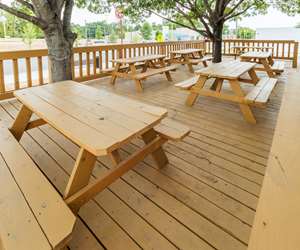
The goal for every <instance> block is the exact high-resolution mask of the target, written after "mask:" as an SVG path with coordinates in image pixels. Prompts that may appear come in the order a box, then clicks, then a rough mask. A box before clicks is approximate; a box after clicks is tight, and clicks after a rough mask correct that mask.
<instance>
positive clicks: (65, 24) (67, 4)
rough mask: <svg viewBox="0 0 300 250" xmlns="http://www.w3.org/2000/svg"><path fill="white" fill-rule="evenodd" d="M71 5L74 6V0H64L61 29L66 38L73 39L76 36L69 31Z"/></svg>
mask: <svg viewBox="0 0 300 250" xmlns="http://www.w3.org/2000/svg"><path fill="white" fill-rule="evenodd" d="M73 7H74V0H66V1H65V9H64V15H63V29H64V33H65V35H67V38H69V39H74V40H75V38H76V36H75V34H73V33H72V31H71V17H72V11H73Z"/></svg>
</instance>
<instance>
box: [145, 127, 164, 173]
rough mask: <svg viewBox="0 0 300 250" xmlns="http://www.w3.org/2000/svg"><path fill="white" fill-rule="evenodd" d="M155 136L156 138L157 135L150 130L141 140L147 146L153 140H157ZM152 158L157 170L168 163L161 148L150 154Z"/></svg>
mask: <svg viewBox="0 0 300 250" xmlns="http://www.w3.org/2000/svg"><path fill="white" fill-rule="evenodd" d="M157 136H158V134H157V133H156V132H155V130H154V129H153V128H152V129H150V130H148V131H147V132H146V133H144V134H143V135H142V139H143V141H144V142H145V143H146V144H149V143H151V142H152V141H153V140H155V139H156V138H157ZM152 157H153V159H154V161H155V163H156V164H157V165H158V167H159V168H162V167H164V166H165V165H167V164H168V163H169V160H168V158H167V156H166V153H165V152H164V150H163V148H162V147H159V148H158V149H156V150H155V151H154V152H153V153H152Z"/></svg>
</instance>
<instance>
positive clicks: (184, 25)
mask: <svg viewBox="0 0 300 250" xmlns="http://www.w3.org/2000/svg"><path fill="white" fill-rule="evenodd" d="M146 11H148V12H150V13H152V14H154V15H156V16H158V17H160V18H162V19H165V20H167V21H169V22H171V23H175V24H177V25H179V26H182V27H185V28H188V29H190V30H195V31H197V32H198V33H200V34H201V35H204V36H207V32H206V30H200V29H197V28H196V29H194V28H193V27H191V26H188V25H186V24H183V23H180V22H177V21H175V20H172V19H171V18H168V17H165V16H163V15H160V14H158V13H157V12H154V11H152V10H146Z"/></svg>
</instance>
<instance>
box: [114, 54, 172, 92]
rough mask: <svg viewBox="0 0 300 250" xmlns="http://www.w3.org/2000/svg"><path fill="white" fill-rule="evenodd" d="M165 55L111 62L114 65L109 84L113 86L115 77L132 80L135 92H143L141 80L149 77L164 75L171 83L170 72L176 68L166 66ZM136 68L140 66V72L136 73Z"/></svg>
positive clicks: (121, 59) (120, 59)
mask: <svg viewBox="0 0 300 250" xmlns="http://www.w3.org/2000/svg"><path fill="white" fill-rule="evenodd" d="M165 57H166V56H165V55H146V56H137V57H132V58H119V59H113V60H111V61H112V62H113V63H115V68H114V70H113V72H112V78H111V84H112V85H114V84H115V82H116V79H117V77H121V78H126V79H131V80H134V81H135V83H136V89H137V91H139V92H141V91H142V90H143V87H142V82H141V81H142V80H145V79H147V78H148V77H150V76H153V75H157V74H162V73H165V75H166V77H167V79H168V81H172V77H171V74H170V71H173V70H175V69H176V68H177V65H166V63H165ZM137 66H142V71H141V72H138V71H137Z"/></svg>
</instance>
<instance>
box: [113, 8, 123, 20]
mask: <svg viewBox="0 0 300 250" xmlns="http://www.w3.org/2000/svg"><path fill="white" fill-rule="evenodd" d="M115 15H116V18H118V19H122V18H123V17H124V14H123V10H122V9H121V8H116V10H115Z"/></svg>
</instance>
